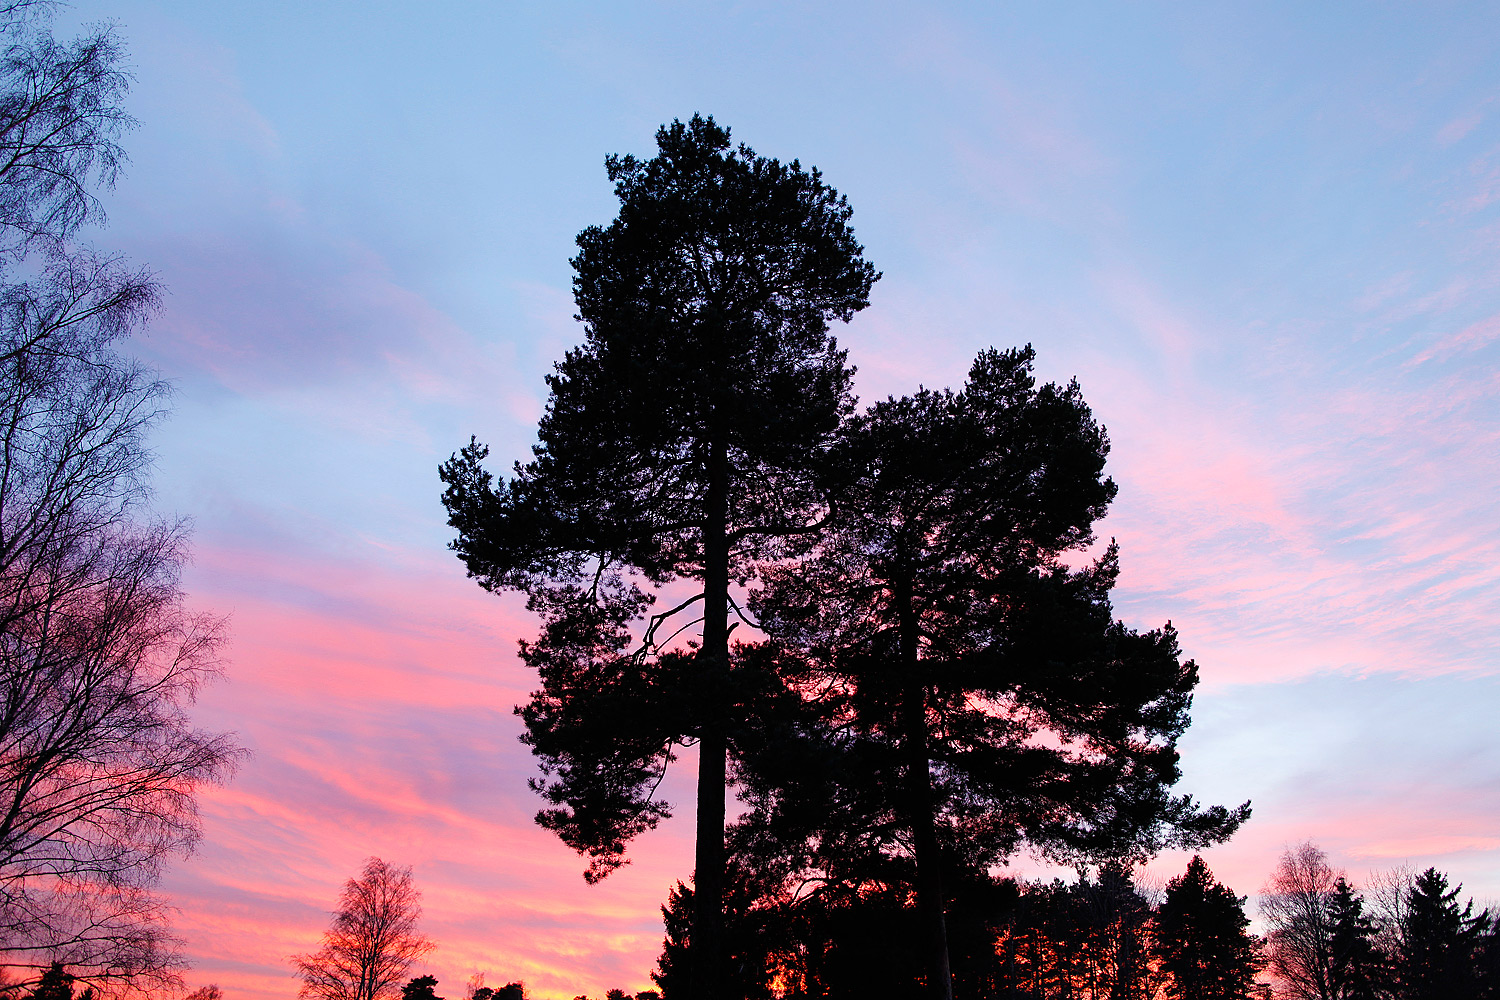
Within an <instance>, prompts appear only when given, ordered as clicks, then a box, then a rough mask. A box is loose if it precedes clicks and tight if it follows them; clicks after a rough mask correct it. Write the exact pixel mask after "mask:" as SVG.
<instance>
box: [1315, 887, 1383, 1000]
mask: <svg viewBox="0 0 1500 1000" xmlns="http://www.w3.org/2000/svg"><path fill="white" fill-rule="evenodd" d="M1328 921H1329V928H1330V931H1329V952H1330V962H1329V970H1328V982H1329V987H1330V990H1329V995H1330V996H1331V997H1332V998H1333V1000H1378V998H1379V997H1380V996H1381V992H1382V991H1381V984H1382V983H1383V982H1384V980H1385V974H1384V972H1385V970H1384V960H1383V959H1382V957H1381V955H1380V951H1379V950H1378V949H1377V948H1376V947H1375V931H1376V928H1375V921H1373V920H1372V919H1370V918H1369V917H1367V916H1365V912H1364V900H1363V899H1361V898H1360V896H1359V894H1358V893H1356V892H1355V891H1354V888H1353V887H1352V886H1350V885H1349V883H1348V882H1347V881H1345V880H1344V879H1343V878H1342V877H1340V878H1339V880H1338V881H1337V882H1336V883H1334V887H1333V892H1332V893H1330V894H1329V896H1328Z"/></svg>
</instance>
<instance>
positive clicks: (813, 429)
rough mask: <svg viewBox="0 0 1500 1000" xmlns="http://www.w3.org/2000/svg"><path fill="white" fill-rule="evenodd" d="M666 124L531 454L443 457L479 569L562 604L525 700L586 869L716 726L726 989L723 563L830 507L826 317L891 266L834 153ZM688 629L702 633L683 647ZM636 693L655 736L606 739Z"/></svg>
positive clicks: (841, 312) (701, 955) (549, 606)
mask: <svg viewBox="0 0 1500 1000" xmlns="http://www.w3.org/2000/svg"><path fill="white" fill-rule="evenodd" d="M656 140H657V147H658V152H657V155H656V156H655V157H653V158H651V159H649V160H639V159H637V158H635V157H634V156H611V157H609V158H608V159H607V160H606V169H607V171H608V174H609V178H610V180H612V181H613V182H614V183H615V193H616V195H617V197H618V198H619V201H620V210H619V214H618V216H617V217H616V219H615V220H614V221H613V222H612V223H611V224H610V225H608V226H603V227H599V226H595V227H591V228H589V229H586V230H584V231H583V232H582V233H581V234H579V237H578V247H579V252H578V255H577V256H576V257H575V258H574V259H573V262H572V263H573V268H574V272H575V278H574V283H573V284H574V297H575V300H576V302H577V305H578V317H579V319H580V320H581V321H582V322H583V324H584V334H585V340H584V343H583V344H582V345H580V346H579V347H577V348H574V349H573V350H571V351H569V352H568V353H567V355H566V356H565V357H564V359H563V360H562V361H561V362H559V363H558V364H557V366H556V370H555V372H554V373H553V374H552V375H550V376H549V377H548V380H547V382H548V386H549V388H550V390H551V392H550V397H549V399H548V403H547V407H546V412H545V414H544V415H543V417H542V419H541V422H540V425H539V427H538V444H537V445H536V447H535V448H534V449H533V451H534V454H533V458H532V460H531V461H530V462H528V463H526V464H524V465H523V464H520V463H518V464H517V465H516V468H515V475H514V478H512V479H511V480H510V481H509V482H508V483H505V484H504V485H501V486H498V487H497V486H495V485H494V484H493V483H492V479H491V476H490V474H489V473H488V472H487V471H485V470H484V468H483V465H482V462H483V459H484V458H485V456H486V449H485V448H484V447H483V446H481V445H479V444H478V443H477V442H475V441H471V442H470V445H469V446H468V447H466V448H464V449H463V450H461V451H460V452H459V453H457V454H456V455H454V456H453V458H452V459H450V460H449V462H447V463H446V464H445V465H444V466H443V467H442V469H441V475H442V478H443V481H444V482H445V483H446V484H447V490H446V492H445V494H444V502H445V504H446V506H447V508H448V511H449V521H450V524H452V526H453V527H454V528H455V529H457V532H458V537H457V538H456V540H455V541H454V542H453V548H454V550H455V551H456V552H457V553H458V555H459V556H460V558H462V559H463V560H464V562H465V565H466V566H467V568H468V570H469V572H470V574H471V575H473V576H475V577H477V578H478V579H479V582H480V583H481V584H482V585H483V586H485V587H488V588H491V589H517V590H520V591H522V592H524V593H526V594H527V595H528V597H529V598H530V606H531V607H532V608H533V610H536V611H538V612H540V613H541V615H542V617H543V622H544V624H543V630H542V633H541V635H540V636H539V637H538V639H537V640H535V641H534V642H530V643H527V644H526V645H525V646H524V647H523V657H524V658H525V659H526V660H527V662H529V663H531V664H532V665H533V666H535V667H537V669H538V672H539V674H540V677H541V682H542V686H541V688H540V690H539V691H537V692H536V694H535V695H534V696H533V698H532V700H531V702H530V704H529V705H527V706H526V707H525V708H524V709H523V710H522V714H523V718H524V720H525V722H526V726H527V733H528V735H527V740H528V742H530V743H531V745H532V747H533V750H534V751H535V752H536V754H537V755H538V756H539V757H540V758H541V762H542V766H543V770H544V772H545V773H546V774H547V775H548V777H547V778H546V779H544V780H543V781H542V782H540V783H539V786H538V787H539V788H540V789H541V790H542V792H543V794H544V795H545V796H546V798H547V799H548V800H549V801H550V802H551V803H552V807H551V808H549V809H545V810H543V811H542V813H541V814H539V816H538V819H539V822H541V823H542V824H543V825H545V826H547V827H549V828H551V829H554V830H556V831H557V832H558V833H559V835H560V836H562V838H563V839H564V840H565V841H566V842H567V843H569V844H570V845H571V846H573V847H575V848H577V849H579V850H581V851H583V852H584V853H587V854H588V855H589V856H590V858H591V863H590V872H589V876H590V877H591V878H599V877H602V876H604V875H606V874H607V873H608V872H609V871H610V870H611V869H613V868H614V867H616V866H618V865H619V864H620V863H622V861H623V851H624V845H625V843H626V842H627V841H628V840H629V838H630V837H631V836H633V835H635V834H636V833H638V832H640V831H641V830H644V829H648V828H650V827H651V826H653V825H654V824H655V823H656V822H657V821H658V820H659V819H660V818H661V817H662V816H664V815H666V810H667V806H666V805H665V804H663V803H660V802H657V801H656V800H655V799H654V791H655V785H656V782H657V781H658V780H659V775H660V771H661V769H662V768H663V767H665V766H666V764H667V763H668V762H670V761H671V759H672V748H673V746H674V745H675V744H679V743H682V742H684V741H693V740H696V741H697V743H698V757H699V780H698V800H697V823H698V832H697V857H696V873H697V892H698V912H697V914H696V916H695V918H694V946H693V947H694V954H695V957H694V967H695V970H696V971H695V978H696V979H698V980H699V981H700V982H701V988H700V991H699V992H700V995H702V996H712V995H716V993H717V986H716V983H717V981H718V978H719V974H718V971H717V970H718V957H717V956H718V951H719V931H718V925H719V922H720V919H721V913H722V895H723V886H722V878H723V874H722V873H723V867H724V845H723V826H724V813H725V806H724V798H725V785H726V780H727V770H726V768H727V754H728V750H729V742H730V729H731V727H732V725H733V723H734V722H735V720H736V719H737V717H738V711H737V699H736V698H735V697H734V696H733V695H732V694H731V690H730V689H731V678H730V665H729V648H728V636H729V631H730V625H729V615H730V608H731V603H732V602H731V601H730V596H729V585H730V581H731V580H732V579H733V580H744V579H746V578H747V577H748V576H750V575H751V574H753V572H754V571H755V567H756V561H757V560H758V559H762V558H766V557H769V556H775V555H778V554H780V553H781V552H783V551H784V550H785V549H786V548H787V547H788V546H795V545H796V544H797V541H798V540H799V539H801V538H803V537H805V536H806V535H807V534H808V533H810V532H811V531H813V530H814V528H815V526H816V525H817V523H818V522H819V520H820V519H821V518H822V517H823V516H824V515H825V514H826V508H827V500H826V497H825V496H824V493H823V491H822V490H821V489H820V487H819V481H818V478H817V475H816V469H817V467H818V463H819V459H820V456H821V452H822V450H823V448H824V447H825V444H826V442H827V440H828V439H829V437H830V435H831V434H832V433H833V432H834V431H835V430H836V428H837V427H838V424H839V421H840V420H841V418H842V417H843V416H844V415H845V414H846V413H847V412H848V411H849V410H850V408H851V407H852V398H851V396H850V390H849V382H850V378H851V375H852V372H851V371H850V369H849V368H848V366H847V364H846V362H845V355H844V352H843V351H841V350H840V349H839V348H838V346H837V344H836V342H835V340H834V338H833V337H832V336H830V335H829V333H828V324H829V322H830V321H832V320H835V319H838V320H848V319H849V318H850V317H851V316H852V315H853V314H854V313H855V312H857V311H858V310H860V309H862V308H864V307H865V305H867V304H868V301H869V292H870V287H871V284H872V283H873V282H874V281H875V280H876V278H877V277H878V275H877V274H876V272H875V270H874V268H873V267H872V266H871V265H870V264H869V263H867V262H866V261H865V260H864V257H863V250H862V248H861V247H860V245H859V244H858V243H857V242H856V241H855V239H854V235H853V232H852V230H851V229H850V228H849V219H850V215H851V210H850V208H849V205H848V203H847V202H846V200H845V199H844V198H842V197H841V196H839V194H838V193H837V192H836V191H834V190H833V189H832V188H831V187H829V186H828V185H826V184H825V183H824V182H823V180H822V177H821V175H820V174H819V172H818V171H817V170H811V171H808V170H804V169H803V168H802V167H801V165H800V164H799V163H798V162H797V161H795V160H794V161H792V162H791V163H789V164H783V163H781V162H779V161H777V160H775V159H768V158H766V157H762V156H757V155H756V154H755V153H754V152H753V151H752V150H751V149H749V148H748V147H747V146H744V145H740V146H738V147H735V146H733V145H732V143H731V141H730V136H729V131H728V130H727V129H725V128H722V127H720V126H719V125H718V124H716V123H715V122H714V121H713V119H711V118H702V117H699V116H694V117H693V118H692V119H691V120H690V121H689V122H687V123H683V122H680V121H678V122H674V123H672V125H670V126H664V127H663V128H662V129H661V130H660V131H659V132H658V133H657V136H656ZM679 579H681V580H684V581H688V583H687V589H688V590H689V591H691V592H690V593H689V594H687V595H676V596H675V597H674V607H673V608H672V609H670V610H668V611H664V612H657V613H656V614H652V615H649V616H648V612H649V611H650V609H651V607H652V605H653V602H654V599H655V593H654V592H653V591H654V588H659V587H661V586H664V585H667V584H669V583H671V582H672V581H674V580H679ZM700 605H701V615H700V617H699V618H698V619H697V620H696V621H694V620H689V621H688V622H687V623H686V624H685V625H683V624H676V623H677V622H679V621H680V617H678V616H680V615H683V614H686V613H694V612H697V611H698V609H699V606H700ZM695 626H701V628H700V632H699V637H698V642H697V648H696V651H695V652H694V653H692V654H685V653H683V652H681V651H680V650H678V651H674V650H673V649H672V648H671V637H672V636H674V635H677V634H679V633H680V632H681V631H683V630H690V629H692V628H694V627H695ZM633 629H635V630H638V633H637V631H633ZM622 700H623V701H624V702H628V703H629V704H630V705H631V706H632V707H633V708H635V709H637V710H638V712H639V714H638V715H636V716H635V718H636V719H638V720H639V721H640V729H639V732H638V734H637V736H636V737H635V738H628V739H624V740H622V741H618V742H617V741H615V740H613V739H601V738H600V731H601V727H602V728H603V729H608V728H609V726H610V722H609V721H608V719H607V713H608V712H609V711H612V710H614V709H618V708H619V707H620V705H621V703H622Z"/></svg>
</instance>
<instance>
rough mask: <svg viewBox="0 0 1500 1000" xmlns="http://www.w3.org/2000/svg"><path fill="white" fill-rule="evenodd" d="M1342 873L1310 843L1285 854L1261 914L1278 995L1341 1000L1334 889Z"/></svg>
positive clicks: (1298, 999)
mask: <svg viewBox="0 0 1500 1000" xmlns="http://www.w3.org/2000/svg"><path fill="white" fill-rule="evenodd" d="M1341 879H1342V873H1340V872H1337V871H1334V869H1333V868H1332V867H1330V866H1329V864H1328V856H1327V855H1326V854H1324V853H1323V851H1322V849H1320V848H1319V847H1317V846H1316V845H1315V844H1312V843H1311V842H1308V843H1303V844H1299V845H1297V846H1296V847H1289V848H1287V849H1286V850H1285V851H1284V852H1282V855H1281V860H1280V861H1279V862H1278V863H1277V865H1276V871H1275V872H1274V873H1273V874H1272V875H1271V879H1270V881H1269V882H1267V883H1266V886H1265V888H1263V889H1262V890H1261V900H1260V911H1261V914H1262V915H1263V916H1264V917H1265V918H1266V921H1267V923H1268V924H1269V925H1270V928H1271V930H1270V934H1269V935H1268V937H1267V944H1268V946H1269V954H1268V956H1267V957H1268V964H1269V968H1270V970H1271V973H1272V974H1273V975H1275V977H1276V979H1277V980H1278V993H1279V994H1280V995H1281V996H1285V997H1291V998H1295V1000H1342V994H1340V993H1339V992H1336V987H1335V985H1334V982H1333V961H1334V959H1333V915H1332V912H1331V908H1332V901H1333V892H1334V886H1335V885H1336V884H1337V883H1338V882H1339V881H1341Z"/></svg>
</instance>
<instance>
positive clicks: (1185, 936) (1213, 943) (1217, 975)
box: [1156, 855, 1259, 1000]
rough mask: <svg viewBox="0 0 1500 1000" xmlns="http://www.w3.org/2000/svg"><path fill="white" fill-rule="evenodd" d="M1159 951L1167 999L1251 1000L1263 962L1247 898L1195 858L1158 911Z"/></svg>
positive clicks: (1201, 859)
mask: <svg viewBox="0 0 1500 1000" xmlns="http://www.w3.org/2000/svg"><path fill="white" fill-rule="evenodd" d="M1156 921H1157V934H1156V952H1157V958H1158V960H1159V961H1160V962H1161V964H1162V968H1163V970H1164V971H1165V972H1166V974H1167V988H1166V995H1167V997H1168V1000H1246V998H1248V997H1250V996H1251V990H1252V988H1253V984H1254V979H1255V973H1256V971H1257V968H1258V965H1259V963H1258V961H1257V956H1256V950H1255V941H1254V939H1253V938H1251V937H1250V934H1249V933H1248V931H1247V928H1248V927H1249V926H1250V920H1249V918H1248V917H1246V916H1245V898H1244V897H1243V896H1236V895H1235V894H1234V893H1233V892H1232V891H1230V890H1229V889H1228V888H1226V887H1225V886H1224V885H1222V884H1220V883H1219V882H1218V881H1217V880H1216V879H1215V878H1214V877H1213V873H1212V872H1210V871H1209V870H1208V865H1206V864H1204V862H1203V858H1202V857H1200V856H1197V855H1195V856H1194V857H1193V860H1192V861H1190V862H1189V863H1188V868H1187V871H1186V872H1185V873H1184V874H1182V875H1179V876H1178V877H1177V878H1174V879H1173V880H1172V881H1171V882H1169V883H1167V893H1166V898H1165V899H1164V900H1163V901H1162V904H1161V908H1160V909H1159V910H1158V911H1157V917H1156Z"/></svg>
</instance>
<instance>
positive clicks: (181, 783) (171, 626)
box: [0, 0, 237, 993]
mask: <svg viewBox="0 0 1500 1000" xmlns="http://www.w3.org/2000/svg"><path fill="white" fill-rule="evenodd" d="M50 6H51V5H49V4H46V3H28V2H25V0H22V2H18V3H8V4H7V3H0V973H3V974H4V976H5V978H6V979H7V980H8V981H9V982H11V983H16V984H22V985H25V984H28V983H29V984H35V983H37V982H39V977H40V976H41V975H42V974H43V972H44V971H45V970H47V969H50V968H51V967H52V966H53V964H54V963H60V964H61V965H65V966H66V967H67V969H68V971H69V974H70V975H74V976H76V978H77V980H78V981H79V982H81V983H86V984H89V985H90V986H98V987H101V988H104V989H105V990H106V991H108V992H114V993H119V992H129V991H131V990H136V991H142V992H154V991H159V990H160V989H162V988H163V987H170V986H175V985H176V984H177V983H178V977H177V970H178V969H179V968H180V965H181V963H180V961H179V959H178V956H177V953H176V947H175V946H176V942H175V941H174V940H173V939H172V938H171V936H170V935H169V934H168V932H167V931H166V929H165V927H166V925H165V919H164V917H165V913H164V911H165V906H164V904H163V902H162V901H161V899H160V898H159V897H157V896H156V895H155V894H154V892H153V888H154V886H155V885H156V882H157V879H158V877H159V875H160V873H161V870H162V866H163V865H164V864H165V862H166V861H167V860H168V859H169V858H170V857H171V856H173V855H174V854H180V853H184V852H186V851H188V850H189V849H191V847H192V845H193V843H194V842H195V840H196V839H197V837H198V832H199V825H198V819H197V814H196V809H195V804H194V796H195V793H196V792H197V790H198V789H199V788H200V787H201V786H202V785H203V783H205V782H210V781H215V780H218V779H220V778H222V777H224V776H225V775H226V774H227V772H228V770H229V769H230V768H231V766H232V764H233V762H234V759H235V757H236V754H237V751H236V750H235V749H234V747H233V745H232V744H231V743H230V742H229V741H228V740H227V739H225V738H224V737H222V736H218V735H215V734H212V733H205V732H203V731H201V730H198V729H196V728H195V727H194V726H193V725H192V723H191V721H190V720H189V719H188V717H187V714H186V709H187V707H188V705H189V704H190V703H191V702H192V700H193V697H194V695H195V693H196V692H197V690H198V687H199V685H200V684H201V683H202V682H203V681H204V680H205V679H207V678H208V677H210V676H211V675H212V674H213V673H214V672H215V670H216V669H217V666H218V649H219V646H220V643H221V637H222V627H221V625H220V623H219V622H218V621H216V620H215V619H213V618H211V617H208V616H204V615H201V614H195V613H193V612H191V611H189V610H188V609H187V607H186V606H185V603H184V599H183V595H182V593H181V591H180V589H179V586H178V576H179V572H180V570H181V567H182V565H183V563H184V561H185V560H186V558H187V548H186V546H187V534H186V531H185V530H184V527H183V525H182V524H181V523H174V522H171V521H160V520H157V519H155V518H153V517H152V516H151V515H150V514H149V512H148V511H147V508H146V500H147V499H148V494H149V481H148V479H149V473H150V458H151V456H150V453H149V451H148V449H147V447H146V442H145V438H146V434H147V433H148V432H149V430H150V429H151V427H152V425H153V424H154V423H155V421H156V420H157V419H158V417H159V416H160V415H161V413H162V412H163V410H164V406H165V402H166V395H167V387H166V385H165V384H164V383H163V382H162V381H161V380H160V379H159V378H158V377H157V376H156V374H155V373H154V372H152V371H150V370H149V369H147V368H145V367H143V366H141V365H140V364H139V363H137V362H136V361H134V360H132V359H130V358H128V357H126V356H125V355H123V354H121V353H120V352H119V350H118V343H119V341H120V340H122V339H123V338H125V337H127V336H129V335H130V334H131V333H132V332H134V331H135V330H136V329H138V328H139V327H140V326H141V325H142V324H143V323H144V322H145V321H146V319H147V318H148V317H149V315H150V314H151V312H152V311H153V309H154V308H155V306H156V302H157V295H158V291H157V287H156V285H155V283H154V282H153V281H152V279H151V276H150V275H149V274H148V273H145V272H143V271H140V270H136V269H132V268H130V267H129V266H127V265H126V264H125V263H123V262H122V261H121V260H120V259H118V258H115V257H111V256H108V255H101V254H98V253H96V252H94V251H93V250H91V249H89V248H87V247H85V246H81V245H79V244H78V243H77V242H76V235H77V230H78V228H79V227H80V226H81V225H83V224H85V223H87V222H90V221H97V220H98V219H100V218H101V217H102V212H101V210H100V206H99V202H98V201H97V199H96V197H95V196H94V194H93V190H94V189H96V188H98V187H100V186H104V187H107V186H108V185H109V184H110V183H111V182H112V181H113V179H114V176H115V172H116V170H117V169H118V167H119V164H120V162H121V160H122V158H123V155H124V154H123V153H122V151H121V149H120V147H119V146H118V142H117V140H118V138H119V136H120V134H121V132H122V130H123V129H125V128H126V127H128V126H129V124H130V120H129V118H128V117H127V116H126V115H125V114H124V112H123V111H122V110H121V109H120V100H121V98H122V97H123V95H124V91H125V87H126V84H127V82H128V81H127V79H126V77H125V74H124V73H123V72H122V70H121V69H120V66H121V60H122V58H123V53H122V51H121V47H120V44H119V41H118V39H117V38H116V36H115V35H114V33H113V31H112V29H110V28H108V27H106V28H103V29H100V30H97V31H95V32H93V33H92V34H90V35H89V36H87V37H85V38H82V39H79V40H77V41H74V42H70V43H59V42H57V41H56V40H54V39H53V38H52V36H51V34H50V32H49V31H48V23H47V20H46V16H45V15H46V13H47V12H48V10H49V9H50Z"/></svg>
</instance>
